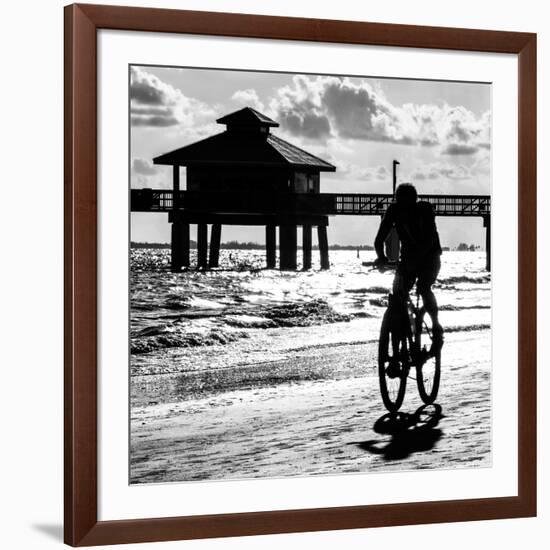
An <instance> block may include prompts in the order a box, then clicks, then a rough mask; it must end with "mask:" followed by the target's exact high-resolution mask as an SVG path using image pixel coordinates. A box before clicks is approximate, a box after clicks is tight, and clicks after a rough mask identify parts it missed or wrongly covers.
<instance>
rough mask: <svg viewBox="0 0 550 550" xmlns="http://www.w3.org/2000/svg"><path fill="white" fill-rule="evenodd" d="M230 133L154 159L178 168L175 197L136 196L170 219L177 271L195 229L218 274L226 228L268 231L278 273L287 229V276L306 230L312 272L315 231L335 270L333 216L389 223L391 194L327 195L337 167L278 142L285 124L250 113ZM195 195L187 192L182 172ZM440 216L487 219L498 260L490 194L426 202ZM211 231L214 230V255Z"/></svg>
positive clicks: (270, 258) (135, 207)
mask: <svg viewBox="0 0 550 550" xmlns="http://www.w3.org/2000/svg"><path fill="white" fill-rule="evenodd" d="M217 122H218V123H220V124H225V125H226V127H227V129H226V130H225V131H224V132H221V133H219V134H216V135H214V136H211V137H208V138H206V139H204V140H202V141H198V142H196V143H193V144H191V145H188V146H186V147H182V148H180V149H176V150H175V151H172V152H170V153H166V154H165V155H161V156H159V157H156V158H155V159H154V161H153V162H154V163H155V164H163V165H170V166H173V190H161V189H133V190H132V192H131V210H132V211H133V212H167V213H168V220H169V222H170V223H171V224H172V246H171V249H172V269H173V270H174V271H179V270H180V269H181V267H183V266H188V265H189V226H190V224H197V249H198V251H197V263H198V266H199V267H202V268H205V267H208V266H209V267H217V266H218V263H219V250H220V239H221V229H222V225H263V226H265V233H266V263H267V267H269V268H274V267H276V250H277V247H276V229H277V227H278V228H279V249H280V261H279V266H280V268H281V269H296V267H297V228H298V226H302V235H303V242H302V248H303V267H304V269H309V268H310V267H311V251H312V244H311V242H312V228H313V227H317V232H318V242H319V252H320V257H321V268H322V269H328V268H329V267H330V262H329V246H328V237H327V226H328V216H334V215H359V216H382V215H384V213H385V212H386V209H387V208H388V206H389V205H390V204H391V203H392V201H393V195H392V194H385V193H320V173H321V172H334V171H335V170H336V168H335V167H334V166H333V165H332V164H330V163H328V162H326V161H324V160H322V159H320V158H319V157H316V156H314V155H312V154H311V153H308V152H306V151H304V150H303V149H300V148H298V147H296V146H294V145H292V144H291V143H288V142H287V141H284V140H283V139H281V138H279V137H277V136H275V135H273V134H272V133H271V132H270V129H271V128H274V127H277V126H278V123H277V122H275V121H274V120H271V119H270V118H268V117H266V116H265V115H263V114H261V113H259V112H258V111H256V110H254V109H251V108H250V107H245V108H244V109H241V110H240V111H237V112H235V113H231V114H229V115H227V116H224V117H222V118H220V119H218V120H217ZM181 166H186V167H187V190H186V191H182V190H180V167H181ZM419 199H421V200H425V201H428V202H430V203H431V204H432V206H433V207H434V211H435V214H436V216H461V217H462V216H466V217H481V218H483V225H484V227H485V228H486V252H487V269H488V270H490V267H491V265H490V258H491V231H490V230H491V198H490V197H489V196H488V195H420V196H419ZM208 224H211V226H212V229H211V235H210V254H208V234H207V229H208Z"/></svg>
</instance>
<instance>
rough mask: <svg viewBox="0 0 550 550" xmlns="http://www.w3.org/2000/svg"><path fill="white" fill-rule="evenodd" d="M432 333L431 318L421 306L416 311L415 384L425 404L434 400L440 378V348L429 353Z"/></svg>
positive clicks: (429, 403)
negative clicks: (417, 355)
mask: <svg viewBox="0 0 550 550" xmlns="http://www.w3.org/2000/svg"><path fill="white" fill-rule="evenodd" d="M432 335H433V331H432V318H431V317H430V315H429V313H428V312H427V311H426V310H425V308H422V309H421V310H420V312H419V313H418V317H417V323H416V334H415V347H416V349H417V351H418V352H419V358H418V361H417V365H416V385H417V386H418V393H419V394H420V398H421V399H422V401H424V403H426V405H431V404H432V403H433V402H434V401H435V400H436V398H437V392H438V391H439V382H440V380H441V349H439V350H438V351H437V353H436V354H435V355H431V354H429V351H430V348H431V345H432V338H433V336H432Z"/></svg>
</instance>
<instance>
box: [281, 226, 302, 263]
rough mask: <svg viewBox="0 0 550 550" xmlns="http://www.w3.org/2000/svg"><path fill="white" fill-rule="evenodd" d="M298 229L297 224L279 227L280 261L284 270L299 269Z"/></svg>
mask: <svg viewBox="0 0 550 550" xmlns="http://www.w3.org/2000/svg"><path fill="white" fill-rule="evenodd" d="M297 230H298V228H297V226H296V225H295V224H282V225H281V226H280V227H279V243H280V260H279V266H280V268H281V269H282V270H295V269H296V267H297V262H296V254H297V248H298V246H297V238H298V235H297V233H298V231H297Z"/></svg>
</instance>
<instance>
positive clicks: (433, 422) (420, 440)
mask: <svg viewBox="0 0 550 550" xmlns="http://www.w3.org/2000/svg"><path fill="white" fill-rule="evenodd" d="M441 411H442V409H441V405H423V406H422V407H420V408H419V409H417V410H416V411H415V412H414V413H412V414H411V413H404V412H398V413H387V414H385V415H383V416H381V417H380V418H379V419H378V420H377V421H376V422H375V423H374V426H373V429H374V431H375V432H376V433H378V434H382V435H389V436H390V439H389V440H388V439H387V438H385V439H380V440H376V439H371V440H369V441H361V442H353V443H350V444H351V445H357V446H358V447H359V448H360V449H363V450H364V451H367V452H369V453H372V454H376V455H382V458H383V459H384V460H400V459H403V458H407V457H408V456H410V455H411V454H414V453H418V452H425V451H429V450H431V449H433V447H434V446H435V444H436V443H437V441H439V439H441V437H442V436H443V431H442V430H441V429H439V428H437V426H438V424H439V421H440V420H441V418H443V414H442V412H441Z"/></svg>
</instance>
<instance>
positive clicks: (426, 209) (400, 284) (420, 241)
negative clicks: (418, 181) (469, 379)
mask: <svg viewBox="0 0 550 550" xmlns="http://www.w3.org/2000/svg"><path fill="white" fill-rule="evenodd" d="M417 198H418V195H417V193H416V189H415V187H414V185H412V184H411V183H402V184H401V185H399V186H398V187H397V190H396V192H395V202H394V203H392V204H391V205H390V206H389V207H388V210H387V211H386V214H385V215H384V217H383V219H382V222H381V223H380V228H379V229H378V233H377V235H376V239H375V241H374V248H375V250H376V255H377V257H378V258H377V260H376V262H375V264H376V265H378V266H383V265H385V264H387V263H388V258H387V257H386V255H385V253H384V241H385V240H386V238H387V236H388V235H389V233H390V231H391V229H392V227H395V229H396V231H397V235H398V237H399V241H400V243H401V254H400V258H399V263H398V265H397V269H396V272H395V278H394V280H393V289H392V293H393V295H394V296H396V297H398V298H400V299H401V300H404V299H405V296H406V295H407V294H408V292H409V291H410V290H411V288H412V287H413V286H414V283H415V282H416V288H417V290H418V293H419V294H420V296H422V301H423V302H424V307H425V308H426V311H427V312H428V313H429V315H430V317H431V318H432V324H433V341H432V348H431V350H430V353H431V354H433V353H435V352H437V351H439V350H440V349H441V347H442V345H443V328H442V326H441V325H440V323H439V320H438V307H437V300H436V298H435V296H434V293H433V291H432V285H433V284H434V283H435V281H436V279H437V276H438V274H439V270H440V268H441V252H442V251H441V244H440V242H439V234H438V232H437V226H436V224H435V214H434V211H433V208H432V206H431V204H430V203H428V202H424V201H417Z"/></svg>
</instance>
